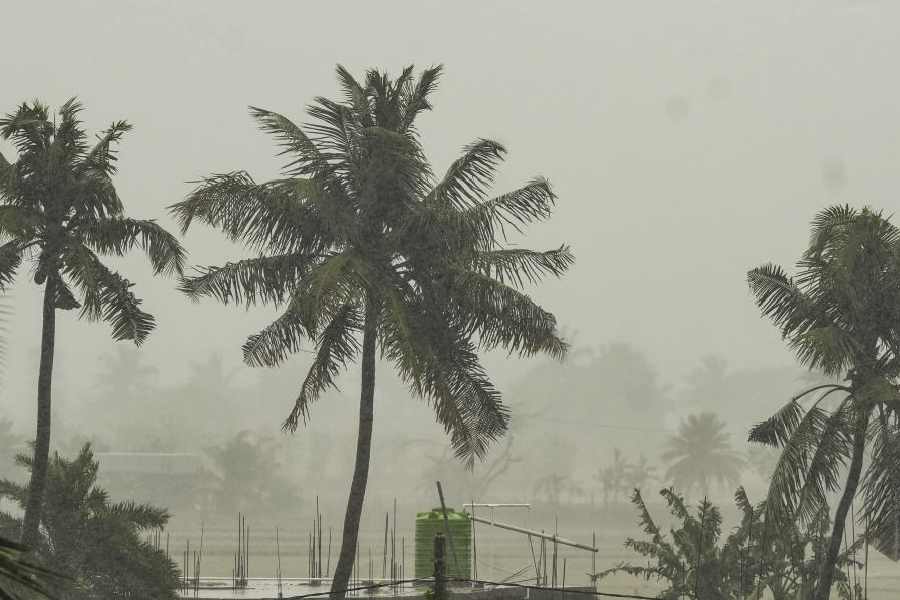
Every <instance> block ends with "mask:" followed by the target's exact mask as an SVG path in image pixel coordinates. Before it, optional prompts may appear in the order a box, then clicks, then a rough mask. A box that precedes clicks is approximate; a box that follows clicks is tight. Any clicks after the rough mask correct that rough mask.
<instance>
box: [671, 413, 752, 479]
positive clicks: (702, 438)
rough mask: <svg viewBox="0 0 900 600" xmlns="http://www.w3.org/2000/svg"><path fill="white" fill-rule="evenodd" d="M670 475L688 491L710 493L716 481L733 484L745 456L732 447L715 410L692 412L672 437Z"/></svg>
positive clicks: (738, 475) (737, 477)
mask: <svg viewBox="0 0 900 600" xmlns="http://www.w3.org/2000/svg"><path fill="white" fill-rule="evenodd" d="M662 458H663V460H664V461H666V462H668V463H671V464H670V465H669V468H668V469H667V470H666V479H667V480H668V481H670V482H672V483H673V484H674V485H675V487H676V488H678V489H680V490H682V491H683V492H684V493H686V494H687V493H689V492H690V491H691V490H697V491H699V492H700V493H701V494H704V495H706V494H708V493H709V490H710V487H711V486H712V484H713V483H719V484H723V485H732V484H735V483H737V481H738V479H739V478H740V469H741V467H742V466H743V460H741V458H740V457H739V456H738V455H737V453H736V452H735V451H734V450H732V448H731V442H730V441H729V439H728V433H727V432H726V431H725V424H724V423H723V422H722V421H720V420H719V418H718V417H717V416H716V415H715V414H713V413H700V414H699V415H690V416H689V417H688V418H687V420H685V421H683V422H682V423H681V426H680V427H679V428H678V434H677V435H674V436H672V437H671V438H670V439H669V441H668V449H667V450H666V451H665V452H664V453H663V455H662Z"/></svg>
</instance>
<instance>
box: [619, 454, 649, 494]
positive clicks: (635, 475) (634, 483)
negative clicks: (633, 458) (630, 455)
mask: <svg viewBox="0 0 900 600" xmlns="http://www.w3.org/2000/svg"><path fill="white" fill-rule="evenodd" d="M656 478H657V474H656V467H655V466H653V465H651V464H650V463H649V462H648V461H647V457H646V456H644V455H643V454H641V455H640V457H639V458H638V461H637V462H636V463H630V464H629V465H628V473H627V475H626V476H625V479H626V485H628V488H629V489H631V490H640V489H645V488H646V486H647V485H648V484H649V483H650V482H651V481H654V480H656Z"/></svg>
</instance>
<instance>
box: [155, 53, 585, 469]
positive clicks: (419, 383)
mask: <svg viewBox="0 0 900 600" xmlns="http://www.w3.org/2000/svg"><path fill="white" fill-rule="evenodd" d="M337 72H338V80H339V82H340V84H341V87H342V89H343V92H344V101H343V102H342V103H339V102H335V101H332V100H329V99H326V98H317V99H316V100H315V102H314V103H313V105H312V106H311V107H310V108H309V111H308V112H309V115H310V116H311V117H312V123H310V124H309V125H307V126H306V127H305V129H304V128H301V127H299V126H297V125H295V124H294V123H293V122H291V121H290V120H289V119H288V118H286V117H284V116H282V115H280V114H278V113H274V112H271V111H268V110H264V109H261V108H251V115H252V116H253V118H254V119H255V120H256V121H257V123H258V124H259V126H260V128H261V129H262V130H263V131H265V132H266V133H269V134H271V135H272V136H273V137H274V138H275V139H276V141H277V142H278V144H279V145H280V146H281V147H282V154H283V155H285V156H286V157H288V158H289V162H288V163H287V165H286V166H285V168H284V173H283V177H282V178H280V179H277V180H274V181H270V182H266V183H257V182H256V181H254V180H253V178H252V177H251V176H250V175H249V174H247V173H246V172H243V171H240V172H232V173H223V174H215V175H212V176H210V177H207V178H205V179H203V180H202V181H201V182H199V187H197V189H196V190H194V191H193V192H192V193H191V194H190V196H189V197H188V198H187V199H186V200H184V201H183V202H180V203H178V204H176V205H174V206H173V207H172V212H173V214H174V215H175V217H176V218H177V219H178V220H179V221H180V223H181V225H182V228H183V229H184V230H186V229H187V228H188V227H190V225H191V224H192V223H193V222H194V221H200V222H203V223H206V224H207V225H210V226H212V227H216V228H219V229H221V230H222V231H223V233H225V234H226V235H227V236H228V237H229V238H231V239H233V240H235V241H242V242H244V244H245V245H246V246H247V247H248V248H251V249H252V250H254V251H256V252H257V253H259V255H258V256H257V257H254V258H248V259H243V260H240V261H237V262H233V263H228V264H226V265H224V266H220V267H204V268H201V269H199V270H198V271H197V273H196V274H195V275H193V276H190V277H186V278H184V280H183V283H182V290H183V291H184V292H185V293H186V294H187V295H188V296H190V297H191V298H194V299H198V298H201V297H204V296H212V297H214V298H216V299H218V300H219V301H221V302H223V303H226V304H232V303H233V304H239V305H241V304H242V305H254V304H262V303H265V304H272V305H275V306H278V307H280V308H281V310H282V311H283V312H282V313H281V315H280V316H279V317H278V318H277V319H276V320H275V321H274V322H273V323H271V324H270V325H269V326H268V327H266V328H265V329H263V330H262V331H260V332H259V333H258V334H256V335H253V336H250V337H249V338H248V340H247V342H246V344H245V345H244V348H243V351H244V360H245V362H246V363H247V364H249V365H253V366H274V365H278V364H281V363H282V362H283V361H284V360H285V359H286V358H287V357H288V356H290V355H291V354H294V353H296V352H298V351H301V350H306V349H307V347H308V348H310V349H311V350H312V352H313V354H314V358H313V362H312V365H311V366H310V368H309V371H308V372H307V375H306V377H305V379H304V380H303V382H302V384H301V385H300V390H299V393H298V396H297V399H296V401H295V403H294V408H293V410H292V411H291V413H290V415H289V416H288V418H287V420H286V422H285V428H287V429H290V430H294V429H296V427H297V426H298V425H299V422H300V421H301V420H302V421H304V422H305V421H306V420H307V418H308V416H309V408H310V406H311V405H312V404H313V403H314V402H315V401H316V400H317V399H318V398H319V397H320V396H321V394H322V393H323V392H324V391H326V390H327V389H329V388H332V387H334V386H335V383H336V378H337V377H338V375H339V373H341V372H342V371H343V370H344V369H345V368H346V366H347V365H348V364H350V363H351V362H354V361H356V360H357V359H358V358H359V355H360V353H361V344H360V343H359V337H360V335H361V333H362V330H363V324H364V322H365V320H366V316H367V315H368V316H369V317H371V318H372V319H373V320H374V323H375V330H376V335H377V340H378V349H379V351H380V353H381V356H382V357H383V358H384V359H387V360H388V361H390V362H392V363H393V364H394V366H395V368H396V369H397V371H398V372H399V374H400V375H401V377H402V378H403V379H404V381H405V382H406V383H407V384H409V386H410V388H411V389H412V391H413V392H414V393H415V394H416V395H417V396H419V397H422V398H424V399H425V400H426V401H427V402H429V404H431V406H432V407H433V408H434V411H435V415H436V417H437V420H438V421H439V422H440V424H441V425H443V426H444V428H445V430H446V431H447V432H448V433H449V434H450V436H451V440H452V445H453V448H454V450H455V452H456V454H457V456H458V457H460V458H461V459H464V460H465V461H466V462H467V463H468V464H470V465H471V464H473V463H474V460H475V459H477V458H483V457H484V455H485V452H486V451H487V448H488V446H489V444H490V443H491V442H492V441H494V440H495V439H497V438H498V437H500V436H501V435H503V433H504V432H505V431H506V429H507V423H508V411H507V409H506V408H505V407H504V405H503V404H502V402H501V399H500V394H499V392H498V391H497V389H496V388H495V387H494V385H493V384H492V382H491V381H490V379H489V378H488V376H487V374H486V372H485V370H484V368H483V367H482V365H481V363H480V361H479V358H478V350H484V349H491V348H496V347H503V348H506V349H508V350H510V351H513V352H517V353H519V354H523V355H530V354H534V353H536V352H547V353H549V354H551V355H553V356H557V357H560V356H562V354H563V353H564V352H565V350H566V345H565V343H564V342H563V341H562V340H561V339H560V337H559V336H558V334H557V331H556V320H555V318H554V316H553V315H552V314H550V313H549V312H547V311H546V310H544V309H543V308H541V307H540V306H538V305H537V304H536V303H535V302H534V301H533V300H532V299H531V298H530V297H529V296H528V295H527V294H526V293H525V287H526V286H527V285H530V284H532V283H535V282H537V281H538V280H540V279H542V278H543V277H546V276H559V275H561V274H562V273H563V272H565V271H566V269H568V267H569V266H570V265H571V264H572V262H573V256H572V253H571V252H570V251H569V249H568V247H566V246H562V247H560V248H557V249H554V250H548V251H544V252H535V251H532V250H527V249H520V248H507V247H504V244H503V243H502V242H501V236H503V235H505V233H506V229H507V228H510V229H513V230H516V231H520V230H522V229H523V228H524V227H525V226H527V225H528V224H530V223H533V222H536V221H541V220H544V219H546V218H547V217H549V215H550V212H551V210H552V207H553V205H554V203H555V199H556V197H555V195H554V194H553V192H552V190H551V188H550V185H549V183H548V182H547V181H546V180H543V179H535V180H533V181H531V182H529V183H528V184H526V185H525V186H523V187H522V188H520V189H518V190H515V191H513V192H510V193H507V194H503V195H500V196H497V197H493V198H491V197H490V196H488V188H489V187H490V183H491V182H492V180H493V176H494V172H495V170H496V168H497V166H498V165H499V163H500V161H501V160H502V158H503V156H504V155H505V152H506V150H505V149H504V148H503V146H502V145H500V144H498V143H497V142H493V141H490V140H476V141H475V142H473V143H472V144H470V145H468V146H466V147H465V148H464V149H463V155H462V157H461V158H459V159H458V160H456V161H455V162H454V163H453V164H452V165H451V166H450V168H449V169H448V170H447V172H446V174H445V175H444V176H443V177H441V178H436V177H435V176H434V175H433V173H432V170H431V167H430V165H429V164H428V162H427V161H426V159H425V157H424V154H423V151H422V148H421V144H420V141H419V137H418V133H417V131H416V129H415V119H416V117H417V116H418V115H419V114H420V113H421V112H422V111H425V110H429V109H430V107H431V105H430V103H429V100H428V95H429V94H430V93H431V92H432V91H433V90H434V88H435V87H436V84H437V80H438V78H439V76H440V73H441V69H440V67H437V68H431V69H426V70H425V71H424V72H423V73H422V74H421V76H420V77H419V79H418V80H415V78H414V77H413V75H412V67H409V68H407V69H405V70H404V71H403V73H402V74H401V75H400V76H399V77H398V78H397V79H395V80H393V81H392V80H391V79H390V78H389V77H388V76H387V75H385V74H382V73H379V72H377V71H369V72H368V73H367V74H366V78H365V81H364V82H357V81H356V80H355V79H354V78H353V77H352V76H350V74H349V73H348V72H347V71H346V70H345V69H344V68H343V67H338V70H337Z"/></svg>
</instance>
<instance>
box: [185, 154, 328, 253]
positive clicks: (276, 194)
mask: <svg viewBox="0 0 900 600" xmlns="http://www.w3.org/2000/svg"><path fill="white" fill-rule="evenodd" d="M321 194H322V192H321V190H320V189H319V187H318V185H317V184H316V183H315V182H313V181H311V180H308V179H302V178H297V179H282V180H276V181H273V182H269V183H264V184H257V183H256V182H254V181H253V178H252V177H250V175H249V174H247V173H246V172H243V171H237V172H233V173H225V174H218V175H212V176H210V177H207V178H204V179H203V180H202V181H201V182H200V185H199V186H198V187H197V188H196V189H195V190H194V191H193V192H191V194H190V195H189V196H188V197H187V199H186V200H184V201H182V202H179V203H177V204H174V205H172V206H170V207H169V210H170V211H171V212H172V214H173V215H174V216H175V218H176V219H177V220H178V222H179V224H180V225H181V230H182V232H186V231H187V229H188V227H189V226H190V224H191V223H192V222H193V221H194V220H195V219H196V220H199V221H201V222H203V223H206V224H207V225H210V226H211V227H216V228H219V229H221V230H222V231H223V232H224V233H225V234H226V235H227V236H228V237H229V238H230V239H231V240H233V241H239V240H240V241H243V242H245V243H247V244H248V245H249V246H250V247H252V248H256V249H260V250H269V251H273V252H277V253H285V252H299V253H304V254H311V253H314V252H317V251H321V250H322V249H324V248H327V247H328V246H329V245H330V243H331V240H332V235H331V234H330V232H332V231H334V229H335V228H336V227H340V226H341V225H343V223H342V222H341V221H340V218H339V217H340V215H339V212H338V211H337V208H338V207H336V206H326V205H328V204H333V203H329V202H327V201H326V202H320V201H319V200H320V198H321Z"/></svg>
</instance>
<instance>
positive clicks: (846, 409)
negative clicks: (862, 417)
mask: <svg viewBox="0 0 900 600" xmlns="http://www.w3.org/2000/svg"><path fill="white" fill-rule="evenodd" d="M850 417H851V414H850V402H849V399H845V400H844V401H843V402H841V404H840V405H839V406H838V407H837V409H835V410H834V411H833V412H832V413H831V415H829V416H828V419H827V420H826V421H825V423H824V425H823V427H822V430H821V432H820V433H819V434H818V436H819V443H818V445H817V447H816V451H815V453H814V454H813V455H812V458H810V460H809V464H808V466H807V468H806V472H805V473H804V475H803V479H804V482H803V487H802V488H801V489H800V490H799V492H798V493H797V501H796V510H795V515H796V517H797V518H799V519H800V522H801V523H810V522H812V521H813V519H814V518H815V517H816V516H817V515H818V514H819V513H820V512H821V511H822V510H823V509H825V508H827V506H828V504H827V494H828V493H829V492H834V491H836V490H838V489H840V487H841V481H840V478H839V476H840V473H841V469H842V467H844V466H845V465H846V464H847V461H849V460H850V449H851V444H852V438H851V435H850V426H851V422H850Z"/></svg>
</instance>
